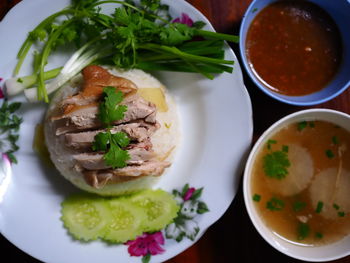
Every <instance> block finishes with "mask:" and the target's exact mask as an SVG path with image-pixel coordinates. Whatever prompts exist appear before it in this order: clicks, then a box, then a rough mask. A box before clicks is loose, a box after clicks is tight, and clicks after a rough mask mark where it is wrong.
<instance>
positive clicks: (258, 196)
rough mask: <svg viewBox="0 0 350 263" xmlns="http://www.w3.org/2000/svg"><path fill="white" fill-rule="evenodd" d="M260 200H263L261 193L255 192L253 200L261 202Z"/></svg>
mask: <svg viewBox="0 0 350 263" xmlns="http://www.w3.org/2000/svg"><path fill="white" fill-rule="evenodd" d="M260 200H261V195H259V194H254V195H253V201H255V202H260Z"/></svg>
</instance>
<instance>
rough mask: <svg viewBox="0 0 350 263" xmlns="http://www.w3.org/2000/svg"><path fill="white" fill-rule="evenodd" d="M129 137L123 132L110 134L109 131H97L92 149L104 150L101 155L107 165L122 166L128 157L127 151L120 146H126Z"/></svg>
mask: <svg viewBox="0 0 350 263" xmlns="http://www.w3.org/2000/svg"><path fill="white" fill-rule="evenodd" d="M129 143H130V139H129V138H128V136H127V135H126V133H124V132H117V133H114V134H112V133H111V132H110V131H107V132H100V133H98V134H97V135H96V136H95V138H94V142H93V146H92V149H93V150H94V151H106V153H105V155H104V156H103V158H104V160H105V162H106V164H107V165H109V166H112V168H113V169H115V168H123V167H125V166H126V161H127V160H129V159H130V155H129V153H128V151H126V150H123V149H122V148H124V147H126V146H128V145H129Z"/></svg>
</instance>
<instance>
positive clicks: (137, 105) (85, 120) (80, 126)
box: [51, 94, 157, 135]
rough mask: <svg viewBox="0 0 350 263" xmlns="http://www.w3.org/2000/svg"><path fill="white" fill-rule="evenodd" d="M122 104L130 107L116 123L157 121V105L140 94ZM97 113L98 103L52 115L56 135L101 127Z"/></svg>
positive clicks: (129, 97)
mask: <svg viewBox="0 0 350 263" xmlns="http://www.w3.org/2000/svg"><path fill="white" fill-rule="evenodd" d="M121 104H122V105H126V106H127V107H128V109H127V111H126V112H125V113H124V118H123V119H122V120H118V121H115V122H114V123H113V124H114V125H118V124H122V123H127V122H131V121H135V120H144V121H145V122H146V123H151V124H155V123H156V118H155V116H156V112H157V109H156V106H155V105H154V104H153V103H150V102H147V101H146V100H144V99H143V98H142V97H140V96H139V95H137V94H135V95H131V96H128V97H127V98H125V99H124V101H123V102H122V103H121ZM97 113H98V105H96V104H89V105H83V106H75V107H74V108H72V109H70V110H69V111H68V112H67V113H65V114H63V115H61V116H55V117H52V118H51V120H52V121H53V122H54V125H55V129H56V135H61V134H65V133H68V132H74V131H79V130H91V129H96V128H100V127H101V126H102V124H101V122H100V121H99V120H98V118H97Z"/></svg>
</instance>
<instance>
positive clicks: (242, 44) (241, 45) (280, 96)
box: [239, 0, 350, 106]
mask: <svg viewBox="0 0 350 263" xmlns="http://www.w3.org/2000/svg"><path fill="white" fill-rule="evenodd" d="M258 1H261V0H253V1H252V2H251V3H250V5H249V7H248V9H247V10H246V12H245V13H244V16H243V19H242V23H241V26H240V31H239V50H240V55H241V59H242V61H243V66H244V68H245V70H246V72H247V74H248V75H249V77H250V79H251V80H252V81H253V82H254V84H255V85H256V86H257V87H258V88H259V89H260V90H261V91H262V92H264V93H265V94H266V95H268V96H270V97H272V98H274V99H276V100H278V101H280V102H283V103H286V104H290V105H296V106H312V105H317V104H321V103H324V102H327V101H329V100H331V99H333V98H335V97H337V96H338V95H340V94H341V93H343V92H344V91H345V90H346V89H347V88H348V87H349V86H350V79H349V81H348V82H347V83H346V84H345V85H343V87H342V88H341V89H339V90H337V91H336V92H334V93H332V94H330V95H329V96H326V97H324V98H322V99H317V100H310V101H294V100H290V99H287V97H290V98H291V99H292V98H298V97H304V96H287V95H283V94H279V93H275V92H273V91H271V90H269V88H268V87H266V86H265V85H264V84H262V83H261V82H260V81H259V80H258V77H257V75H256V74H255V73H254V72H253V71H252V69H251V68H250V66H249V62H248V60H247V57H246V53H245V51H246V50H245V38H244V41H243V35H244V34H247V32H248V29H249V26H248V27H247V30H245V31H244V30H243V28H244V25H245V24H246V23H247V17H248V15H249V14H251V13H254V15H255V16H256V15H257V14H258V13H259V12H260V11H261V10H262V9H264V8H265V7H266V6H268V5H269V4H270V3H268V4H266V5H265V6H264V7H263V8H262V9H261V10H259V11H256V10H254V9H255V7H254V6H255V4H256V3H257V2H258ZM276 1H278V0H276ZM348 2H349V3H350V0H348ZM252 21H253V20H252ZM340 67H341V65H340ZM310 95H312V94H309V95H307V96H310Z"/></svg>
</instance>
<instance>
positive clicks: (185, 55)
mask: <svg viewBox="0 0 350 263" xmlns="http://www.w3.org/2000/svg"><path fill="white" fill-rule="evenodd" d="M139 48H141V49H147V50H152V51H154V52H167V53H171V54H174V55H177V56H178V57H180V58H183V59H187V60H189V61H198V62H203V63H213V64H227V65H233V64H234V61H232V60H224V59H215V58H208V57H204V56H197V55H192V54H188V53H185V52H182V51H181V50H179V49H178V48H176V47H169V46H164V45H158V44H153V43H147V44H143V45H140V46H139Z"/></svg>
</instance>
